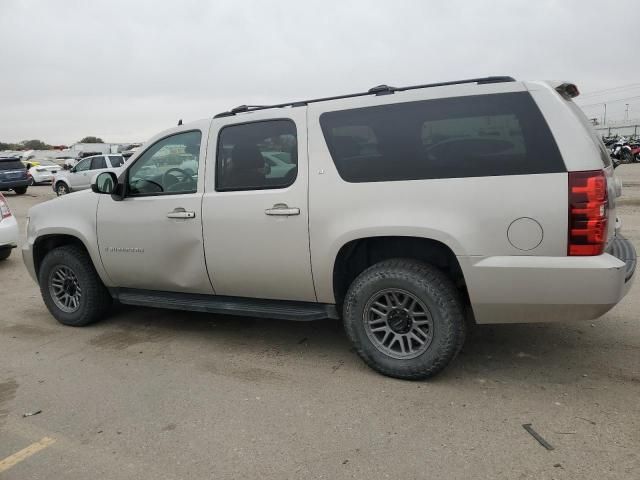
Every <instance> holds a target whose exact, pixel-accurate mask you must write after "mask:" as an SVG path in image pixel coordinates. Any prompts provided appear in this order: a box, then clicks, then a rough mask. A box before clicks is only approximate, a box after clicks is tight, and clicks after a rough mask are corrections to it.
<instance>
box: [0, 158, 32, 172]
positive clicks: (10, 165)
mask: <svg viewBox="0 0 640 480" xmlns="http://www.w3.org/2000/svg"><path fill="white" fill-rule="evenodd" d="M25 169H26V167H25V165H24V164H23V163H22V162H21V161H20V160H0V170H25Z"/></svg>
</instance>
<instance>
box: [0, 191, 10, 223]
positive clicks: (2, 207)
mask: <svg viewBox="0 0 640 480" xmlns="http://www.w3.org/2000/svg"><path fill="white" fill-rule="evenodd" d="M10 216H11V210H9V204H8V203H7V201H6V200H5V199H4V196H3V195H2V194H1V193H0V221H2V220H4V219H5V218H9V217H10Z"/></svg>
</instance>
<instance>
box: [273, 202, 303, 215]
mask: <svg viewBox="0 0 640 480" xmlns="http://www.w3.org/2000/svg"><path fill="white" fill-rule="evenodd" d="M264 213H266V214H267V215H283V216H286V217H290V216H291V215H300V209H299V208H296V207H292V208H290V207H289V205H287V204H286V203H276V204H275V205H274V206H273V207H271V208H267V209H266V210H265V211H264Z"/></svg>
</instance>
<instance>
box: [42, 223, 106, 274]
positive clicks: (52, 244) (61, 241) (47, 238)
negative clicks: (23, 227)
mask: <svg viewBox="0 0 640 480" xmlns="http://www.w3.org/2000/svg"><path fill="white" fill-rule="evenodd" d="M64 245H77V246H79V247H80V248H82V249H83V250H84V251H85V252H87V254H88V255H89V258H90V259H91V263H92V264H93V268H95V270H96V272H97V274H98V276H99V277H100V279H101V280H102V282H103V283H104V284H105V285H107V286H111V285H112V282H111V280H110V279H109V276H108V275H107V273H106V271H105V270H104V268H103V266H102V262H101V260H100V258H99V256H98V253H97V252H96V251H93V250H92V249H91V248H89V246H88V242H87V239H85V238H82V237H81V236H80V235H78V234H77V232H74V233H71V232H56V233H44V234H42V235H40V236H38V237H37V238H36V239H35V240H34V242H33V247H32V252H33V269H34V272H35V278H36V279H37V278H38V275H39V274H40V266H41V265H42V260H43V259H44V257H45V256H46V255H47V253H49V252H50V251H51V250H53V249H54V248H58V247H62V246H64ZM96 256H98V258H96Z"/></svg>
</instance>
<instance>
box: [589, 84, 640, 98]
mask: <svg viewBox="0 0 640 480" xmlns="http://www.w3.org/2000/svg"><path fill="white" fill-rule="evenodd" d="M636 88H640V83H631V84H629V85H622V86H620V87H612V88H605V89H603V90H595V91H593V92H586V93H581V94H580V97H581V98H584V97H599V96H601V95H606V94H608V93H612V92H614V91H615V93H620V91H623V90H635V89H636Z"/></svg>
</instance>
